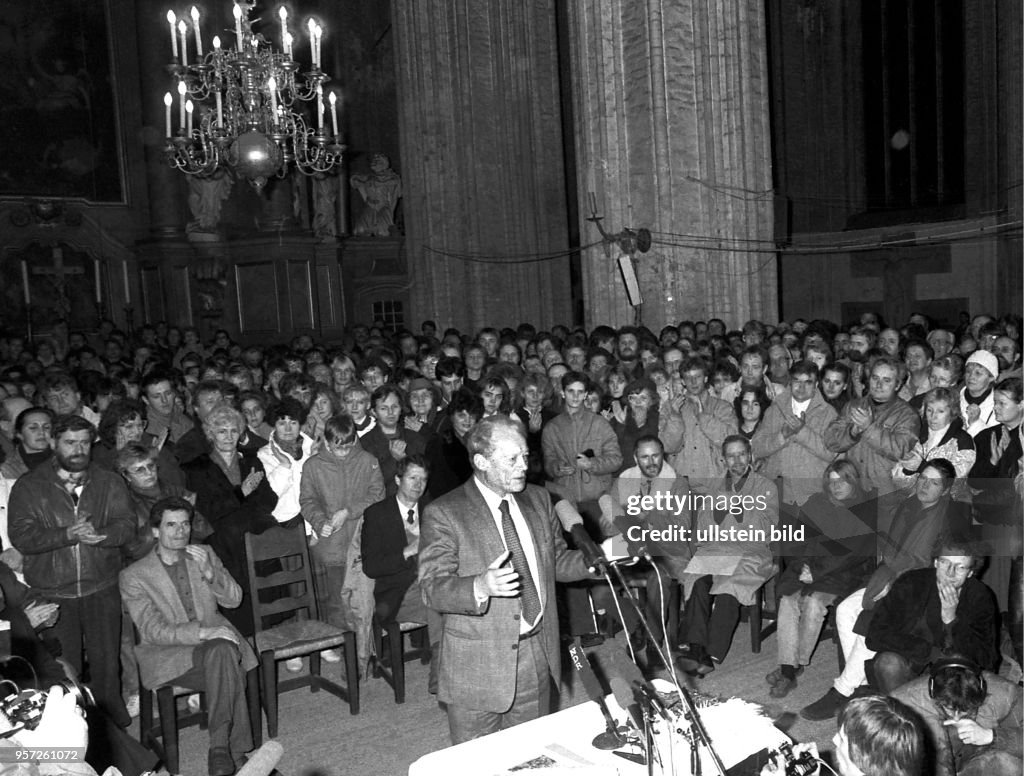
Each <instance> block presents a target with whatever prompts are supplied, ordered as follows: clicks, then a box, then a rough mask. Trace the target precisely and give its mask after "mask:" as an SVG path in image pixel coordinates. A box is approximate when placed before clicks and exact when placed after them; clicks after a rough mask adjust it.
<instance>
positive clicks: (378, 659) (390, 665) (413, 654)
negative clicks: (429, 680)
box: [373, 615, 430, 703]
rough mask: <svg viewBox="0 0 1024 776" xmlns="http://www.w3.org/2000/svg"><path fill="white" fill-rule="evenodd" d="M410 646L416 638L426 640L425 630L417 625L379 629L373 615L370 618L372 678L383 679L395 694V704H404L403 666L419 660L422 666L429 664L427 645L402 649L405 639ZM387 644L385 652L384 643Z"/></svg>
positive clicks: (396, 624) (421, 625)
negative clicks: (372, 652) (408, 641)
mask: <svg viewBox="0 0 1024 776" xmlns="http://www.w3.org/2000/svg"><path fill="white" fill-rule="evenodd" d="M406 634H408V635H409V637H410V642H413V640H414V639H416V638H419V639H423V640H426V637H427V626H426V625H424V624H423V623H419V622H392V623H390V624H389V625H386V626H385V625H381V623H380V621H379V620H378V619H377V615H374V616H373V651H374V658H373V674H374V676H379V677H383V679H384V681H385V682H387V683H388V684H390V685H391V687H392V689H394V691H395V703H405V664H406V663H411V662H413V661H414V660H419V661H420V662H421V663H422V664H423V665H427V664H428V663H429V662H430V644H429V643H420V644H419V645H416V644H414V643H413V644H412V649H408V650H407V649H406V648H405V636H406ZM385 641H387V647H386V649H385V645H384V642H385Z"/></svg>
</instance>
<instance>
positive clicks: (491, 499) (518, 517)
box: [473, 477, 544, 634]
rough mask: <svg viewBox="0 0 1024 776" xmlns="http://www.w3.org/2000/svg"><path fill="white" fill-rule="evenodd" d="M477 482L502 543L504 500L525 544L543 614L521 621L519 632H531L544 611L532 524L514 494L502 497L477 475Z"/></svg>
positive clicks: (474, 479)
mask: <svg viewBox="0 0 1024 776" xmlns="http://www.w3.org/2000/svg"><path fill="white" fill-rule="evenodd" d="M473 481H474V482H475V483H476V487H477V489H478V490H479V491H480V495H482V496H483V497H484V501H485V502H487V507H488V509H490V510H491V519H492V520H494V525H495V526H496V527H497V529H498V536H500V537H501V543H502V544H505V531H504V529H503V528H502V527H501V511H500V509H499V504H500V503H501V502H502V501H503V500H504V501H507V502H508V511H509V514H510V515H511V516H512V524H513V525H515V527H516V532H517V533H518V534H519V543H520V544H522V545H523V553H524V554H525V555H526V563H527V565H528V566H529V567H530V576H531V577H533V585H534V587H536V588H537V595H538V596H540V604H541V614H540V615H538V617H537V619H536V620H535V621H534V622H526V620H525V618H522V619H520V621H519V632H520V633H521V634H523V633H529V632H530V631H532V630H533V629H534V628H535V627H536V626H537V623H538V622H540V618H541V617H542V616H543V613H544V592H543V588H542V587H541V584H540V579H539V578H538V577H537V547H536V545H535V544H534V541H533V534H532V533H530V526H529V525H528V524H527V522H526V518H525V517H523V513H522V511H521V510H520V509H519V504H517V503H516V500H515V499H514V498H512V494H509V495H508V496H506V497H505V498H504V499H502V498H501V497H500V496H499V495H498V494H497V493H495V492H494V491H493V490H491V489H490V488H488V487H487V486H486V485H484V484H483V483H482V482H480V480H479V479H477V478H476V477H474V478H473ZM505 549H506V550H507V549H508V545H505Z"/></svg>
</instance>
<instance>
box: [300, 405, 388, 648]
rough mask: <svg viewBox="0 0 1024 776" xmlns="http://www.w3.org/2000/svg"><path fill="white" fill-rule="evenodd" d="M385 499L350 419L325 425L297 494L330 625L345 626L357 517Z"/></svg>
mask: <svg viewBox="0 0 1024 776" xmlns="http://www.w3.org/2000/svg"><path fill="white" fill-rule="evenodd" d="M383 497H384V483H383V481H382V480H381V476H380V465H379V464H378V463H377V459H376V458H374V457H373V456H372V455H370V454H369V453H368V452H366V451H365V450H363V448H362V446H361V445H360V443H359V439H358V437H357V436H356V429H355V425H354V424H353V423H352V418H350V417H349V416H348V415H344V414H338V415H335V416H334V417H332V418H331V419H330V420H328V421H327V425H326V426H325V427H324V445H323V446H322V447H321V448H320V450H319V452H317V453H316V455H314V456H313V457H312V458H311V459H310V460H309V461H308V462H307V463H306V465H305V466H304V467H303V470H302V481H301V483H300V497H299V505H300V507H301V510H302V517H303V518H304V519H305V521H306V522H307V523H309V525H310V526H311V528H312V530H313V533H314V535H315V536H316V543H315V544H313V545H312V548H311V550H310V554H311V556H312V559H313V569H314V572H315V579H314V581H315V583H316V595H317V608H318V609H319V610H320V618H321V619H322V620H324V621H326V622H328V623H330V624H331V625H334V626H337V627H340V628H343V627H344V625H345V611H344V607H343V605H342V600H341V589H342V586H343V585H344V584H345V576H346V573H347V569H348V558H349V548H350V547H351V545H352V539H353V537H354V536H355V533H356V531H357V530H358V527H359V521H360V520H361V519H362V517H363V512H364V510H365V509H366V508H367V507H368V506H370V505H371V504H374V503H376V502H377V501H379V500H380V499H382V498H383ZM364 555H365V551H364ZM364 562H365V558H364ZM321 654H322V656H323V657H325V658H326V659H327V660H328V662H332V663H336V662H338V660H340V659H341V655H340V653H339V652H338V650H334V649H332V650H325V652H324V653H321Z"/></svg>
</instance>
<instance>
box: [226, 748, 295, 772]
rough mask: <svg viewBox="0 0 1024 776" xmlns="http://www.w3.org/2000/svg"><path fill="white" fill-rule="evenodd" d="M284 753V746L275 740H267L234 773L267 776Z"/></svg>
mask: <svg viewBox="0 0 1024 776" xmlns="http://www.w3.org/2000/svg"><path fill="white" fill-rule="evenodd" d="M283 754H284V747H283V746H281V744H279V743H278V742H277V741H273V740H271V741H267V742H266V743H265V744H263V746H261V747H260V748H259V749H257V750H256V751H255V752H253V753H252V755H250V757H249V760H248V761H247V762H246V763H245V765H243V766H242V767H241V768H239V769H238V771H237V772H236V773H235V776H268V774H270V773H271V772H272V771H273V770H274V768H276V767H277V764H278V763H279V762H280V761H281V755H283Z"/></svg>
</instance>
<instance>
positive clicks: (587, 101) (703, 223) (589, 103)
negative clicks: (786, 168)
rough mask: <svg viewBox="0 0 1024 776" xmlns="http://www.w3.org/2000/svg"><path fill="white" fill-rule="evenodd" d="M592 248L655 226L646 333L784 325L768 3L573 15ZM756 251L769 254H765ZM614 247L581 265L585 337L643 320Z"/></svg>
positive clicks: (642, 7)
mask: <svg viewBox="0 0 1024 776" xmlns="http://www.w3.org/2000/svg"><path fill="white" fill-rule="evenodd" d="M568 18H569V34H570V40H571V62H572V84H573V100H574V113H575V117H576V154H577V169H578V176H577V189H578V199H579V211H580V217H581V221H580V241H581V243H582V244H584V245H586V244H588V243H591V242H593V241H594V240H596V239H599V235H598V232H597V229H596V228H595V227H594V226H593V225H592V224H590V223H587V222H586V221H583V220H582V219H583V218H586V217H587V216H589V214H590V205H589V197H588V193H589V192H591V191H593V192H595V194H596V199H597V208H598V212H599V214H600V215H603V216H604V217H605V220H604V222H603V225H604V227H605V228H606V229H607V230H609V231H618V230H620V229H622V228H623V227H627V226H628V227H633V228H640V227H646V228H648V229H650V230H651V231H652V233H653V237H654V240H655V243H654V246H653V247H652V249H651V251H650V252H649V253H647V254H640V255H638V276H639V280H640V286H641V290H642V292H643V295H644V307H643V323H644V324H646V325H648V326H650V327H651V328H654V329H655V330H657V328H658V327H660V326H662V325H664V324H666V323H678V322H679V321H680V320H681V319H684V318H692V319H706V318H708V317H711V316H718V317H721V318H723V319H724V320H725V321H726V322H727V324H729V325H732V326H738V325H741V324H742V323H743V322H744V321H746V320H748V319H749V318H760V319H763V320H767V321H775V320H776V318H777V314H778V313H777V310H778V300H777V291H776V257H775V254H774V253H773V252H772V246H773V215H772V214H773V208H772V175H771V147H770V139H771V138H770V125H769V114H768V96H769V95H768V86H769V82H768V68H767V49H766V34H765V33H766V22H765V17H764V4H763V3H762V2H757V0H684V1H683V2H679V1H678V0H594V1H593V2H582V3H569V4H568ZM755 249H756V252H755ZM617 255H618V254H617V251H612V253H611V255H610V256H609V255H607V254H606V251H605V250H604V248H602V247H594V248H590V249H588V250H586V251H585V252H584V253H583V256H582V269H583V288H584V291H583V293H584V299H585V302H584V305H585V315H586V321H585V323H586V325H587V326H588V327H591V326H594V325H595V324H598V323H611V324H613V325H622V324H625V323H630V322H632V320H633V313H632V309H631V308H630V307H629V305H628V302H627V300H626V293H625V289H624V287H623V283H622V280H621V278H620V275H619V270H618V266H617V264H616V262H615V258H616V256H617Z"/></svg>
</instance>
